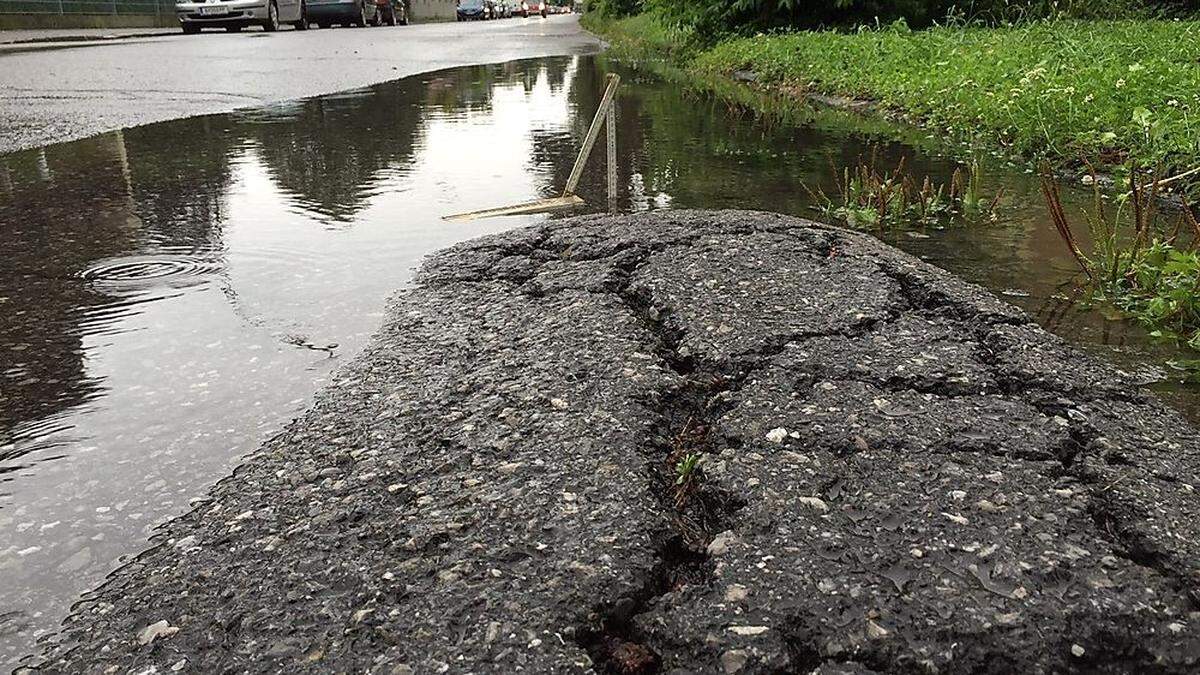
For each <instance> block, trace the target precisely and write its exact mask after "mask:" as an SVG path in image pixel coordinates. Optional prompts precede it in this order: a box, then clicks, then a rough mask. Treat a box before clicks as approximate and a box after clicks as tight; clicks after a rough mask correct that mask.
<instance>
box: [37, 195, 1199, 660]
mask: <svg viewBox="0 0 1200 675" xmlns="http://www.w3.org/2000/svg"><path fill="white" fill-rule="evenodd" d="M1198 466H1200V435H1198V434H1197V432H1196V431H1195V430H1194V429H1192V428H1190V427H1189V426H1188V425H1187V424H1186V423H1185V422H1184V421H1182V420H1181V419H1180V417H1179V416H1178V415H1177V414H1176V413H1174V412H1172V411H1171V410H1170V409H1168V408H1166V407H1165V406H1163V405H1162V404H1161V403H1159V402H1158V401H1157V400H1155V399H1154V398H1152V397H1150V396H1148V395H1145V394H1143V393H1141V392H1140V391H1138V390H1137V388H1136V387H1135V386H1133V385H1132V384H1130V382H1129V377H1128V376H1127V375H1126V374H1124V373H1122V372H1119V371H1117V370H1114V369H1113V368H1111V367H1109V366H1107V365H1106V364H1104V363H1100V362H1098V361H1096V360H1095V359H1093V358H1091V357H1089V356H1086V355H1084V354H1082V353H1080V352H1079V351H1077V350H1075V349H1074V348H1071V347H1069V346H1067V345H1066V344H1064V343H1063V342H1062V341H1061V340H1059V339H1058V338H1055V337H1053V336H1051V335H1049V334H1047V333H1046V332H1044V331H1042V330H1041V329H1040V328H1038V327H1037V326H1036V325H1034V324H1032V323H1031V322H1030V321H1029V319H1028V318H1027V317H1026V316H1025V315H1023V314H1022V313H1021V312H1019V311H1018V310H1016V309H1014V308H1012V307H1010V306H1008V305H1006V304H1004V303H1002V302H1000V301H998V300H997V299H995V298H994V297H992V296H991V295H989V294H988V293H986V292H985V291H983V290H981V289H979V288H977V287H975V286H972V285H969V284H966V283H963V282H960V281H958V280H956V279H954V278H953V277H951V276H950V275H948V274H947V273H945V272H943V271H940V270H938V269H936V268H933V267H931V266H929V265H927V264H925V263H922V262H920V261H918V260H916V259H914V258H912V257H910V256H908V255H905V254H903V253H901V252H898V251H896V250H895V249H892V248H890V247H888V246H886V245H885V244H882V243H880V242H878V241H876V240H873V239H871V238H869V237H867V236H865V235H860V234H855V233H850V232H846V231H841V230H836V229H831V228H827V227H824V226H820V225H817V224H814V223H811V222H808V221H804V220H799V219H794V218H788V217H783V216H776V215H772V214H762V213H748V212H699V211H691V212H689V211H674V212H664V211H659V212H653V213H645V214H638V215H631V216H603V215H600V216H585V217H579V218H574V219H566V220H561V221H555V222H547V223H545V224H542V225H538V226H534V227H530V228H526V229H521V230H517V231H513V232H510V233H507V234H503V235H498V236H492V237H487V238H483V239H479V240H476V241H473V242H469V243H467V244H463V245H459V246H456V247H454V248H451V249H448V250H446V251H444V252H442V253H440V254H438V255H436V256H434V257H432V258H431V259H430V260H428V261H427V263H426V264H425V265H424V267H423V271H422V272H421V274H420V276H419V279H418V282H417V283H416V284H415V286H414V287H413V288H411V289H409V290H406V291H403V292H401V293H400V294H399V295H398V296H397V297H396V298H395V299H394V301H393V302H392V303H391V305H390V309H389V318H388V319H387V320H386V322H385V324H384V327H383V328H382V329H381V331H380V332H379V334H378V335H377V336H376V338H375V339H374V341H373V344H372V346H371V347H369V348H368V349H367V350H366V351H365V352H364V353H363V354H362V355H361V356H360V357H359V358H357V359H356V360H355V361H354V362H353V364H351V365H349V366H348V367H347V368H346V369H345V370H344V371H343V372H342V373H341V374H340V376H339V377H338V378H337V381H336V383H335V384H333V385H332V386H331V387H330V388H329V389H328V390H326V391H325V392H324V393H323V394H322V395H321V396H320V397H319V399H318V401H317V403H316V404H315V405H314V407H313V408H312V409H311V410H310V411H309V412H308V413H307V414H306V415H305V416H303V417H302V418H301V419H299V420H297V421H296V422H294V423H293V424H292V425H291V426H290V427H289V428H288V429H287V430H286V431H284V432H283V433H281V434H280V435H279V436H278V437H276V438H275V439H273V440H271V441H270V442H268V443H267V444H266V445H265V446H264V447H263V448H262V449H261V450H260V451H259V452H258V453H256V454H255V455H254V456H252V457H251V458H250V459H249V460H248V461H247V462H246V463H245V464H244V465H243V466H242V467H241V468H239V469H238V470H237V471H236V472H235V474H234V475H233V476H231V477H230V478H228V479H226V480H224V481H223V482H221V483H220V484H218V485H217V486H216V487H215V488H214V489H213V490H212V492H211V494H210V496H209V497H208V498H207V499H206V501H204V502H203V503H201V504H199V505H198V506H197V508H196V509H195V510H194V511H192V512H191V513H189V514H187V515H185V516H184V517H182V518H180V519H178V520H176V521H174V522H172V523H170V524H169V525H167V526H165V527H164V528H163V529H162V530H161V531H160V533H159V534H158V535H157V536H156V538H155V543H156V547H155V548H153V549H151V550H150V551H148V552H147V553H145V554H143V555H142V556H140V557H139V558H138V559H137V560H136V561H135V562H134V563H132V564H130V565H128V566H127V567H125V568H123V569H122V570H121V571H119V572H118V573H116V574H115V575H114V576H113V577H112V579H111V580H110V581H109V582H108V583H107V584H106V585H105V586H104V587H102V588H101V589H99V590H97V591H96V592H94V593H92V594H90V596H89V597H88V598H87V599H86V601H85V602H84V603H83V604H82V605H81V606H79V607H78V609H77V611H76V612H75V614H74V615H73V617H72V619H71V620H70V621H69V623H68V626H67V629H66V631H65V634H64V635H63V636H62V638H61V640H60V642H58V643H56V644H52V645H51V646H50V647H49V648H48V651H47V654H46V655H45V657H46V659H47V667H48V668H50V669H51V670H66V671H73V672H75V671H78V672H83V671H89V672H91V671H95V672H110V671H108V670H106V669H109V668H110V667H113V666H116V667H117V670H116V671H112V672H118V671H119V672H125V670H124V669H125V668H129V669H131V670H136V671H137V672H148V671H146V670H145V669H146V668H149V667H152V666H153V667H155V668H157V669H158V670H157V672H170V671H171V670H172V669H176V670H195V671H199V672H209V671H217V670H229V671H233V670H236V671H253V672H259V671H266V670H273V671H276V670H282V671H288V672H298V671H305V670H309V671H329V670H337V671H351V672H378V673H412V672H419V673H425V672H504V673H508V672H517V671H521V670H524V671H529V672H582V671H587V670H589V669H591V670H596V671H602V672H620V673H649V672H658V671H662V672H718V673H766V672H809V671H813V670H816V671H817V672H822V673H849V672H855V673H867V672H941V673H958V672H997V673H999V672H1024V673H1036V672H1070V671H1076V672H1083V671H1086V672H1178V673H1184V672H1195V671H1196V669H1197V667H1198V659H1200V638H1198V630H1200V612H1198V611H1197V610H1198V609H1200V605H1198V600H1200V597H1198V595H1197V573H1198V571H1200V505H1198V502H1197V499H1196V495H1195V493H1194V488H1193V486H1194V485H1195V483H1196V480H1197V468H1198Z"/></svg>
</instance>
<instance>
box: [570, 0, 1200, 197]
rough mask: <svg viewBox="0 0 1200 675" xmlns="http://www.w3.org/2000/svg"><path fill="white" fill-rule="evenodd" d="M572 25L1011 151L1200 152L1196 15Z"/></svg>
mask: <svg viewBox="0 0 1200 675" xmlns="http://www.w3.org/2000/svg"><path fill="white" fill-rule="evenodd" d="M586 25H587V26H588V27H589V28H590V29H592V30H596V31H597V32H600V33H602V34H604V35H606V36H607V37H608V38H609V39H610V40H612V42H613V43H614V46H616V47H617V48H618V49H620V50H624V51H626V53H629V54H630V55H632V56H635V57H636V56H638V54H639V53H640V54H641V55H646V54H657V55H659V56H660V57H665V58H668V59H672V60H674V61H676V62H678V63H680V64H681V65H683V66H684V67H685V68H687V69H688V70H690V71H692V72H695V73H697V74H704V75H713V74H720V75H729V74H731V73H734V72H739V71H750V72H752V73H753V74H754V77H755V79H756V81H757V82H759V83H761V84H765V85H767V86H777V87H779V88H781V89H783V90H788V91H809V92H814V93H822V94H836V95H840V96H847V97H852V98H858V99H867V100H871V101H874V102H876V103H878V104H879V105H880V106H881V107H882V108H883V109H884V110H887V111H891V112H895V113H900V114H902V115H903V116H905V117H906V118H908V119H910V120H912V121H915V122H918V123H920V124H922V125H924V126H926V127H929V128H932V129H935V130H937V131H938V132H940V133H942V134H946V135H949V136H953V137H956V138H964V139H965V138H972V139H982V140H984V141H985V142H986V143H988V144H989V145H991V146H993V147H999V148H1002V149H1004V150H1006V151H1008V152H1010V153H1012V154H1015V155H1018V156H1021V157H1026V158H1040V159H1049V160H1052V161H1055V162H1056V163H1058V164H1062V165H1066V164H1081V163H1082V162H1088V163H1091V164H1093V165H1096V166H1100V167H1105V168H1119V167H1122V166H1125V165H1126V164H1132V165H1134V166H1140V167H1143V168H1145V167H1151V166H1163V167H1165V168H1166V169H1167V170H1168V171H1171V172H1174V173H1179V172H1182V171H1184V170H1187V169H1189V168H1191V167H1193V166H1196V165H1200V120H1198V115H1200V22H1197V21H1166V20H1124V21H1065V20H1064V21H1047V22H1034V23H1030V24H1026V25H1020V26H1014V27H1004V28H981V27H967V28H963V27H943V28H933V29H930V30H923V31H910V30H907V29H905V28H902V27H901V28H883V29H876V30H862V31H859V32H856V33H838V32H797V33H787V34H780V35H760V36H756V37H751V38H741V39H734V40H730V41H726V42H722V43H719V44H717V45H715V46H713V47H711V48H702V47H700V46H699V42H698V41H697V40H696V39H695V37H694V36H692V35H690V34H688V33H687V32H686V31H684V30H682V29H674V28H670V27H668V26H666V25H665V24H664V23H663V22H662V21H661V20H660V19H658V18H656V17H655V16H654V15H653V14H652V13H647V14H642V15H639V16H636V17H632V18H629V19H622V20H617V21H605V20H598V19H594V18H589V19H588V21H587V23H586ZM1186 184H1187V185H1188V186H1190V187H1191V188H1192V190H1193V191H1194V190H1195V188H1196V186H1197V185H1198V183H1197V182H1195V181H1187V182H1186Z"/></svg>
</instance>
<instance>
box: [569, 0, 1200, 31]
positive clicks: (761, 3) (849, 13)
mask: <svg viewBox="0 0 1200 675" xmlns="http://www.w3.org/2000/svg"><path fill="white" fill-rule="evenodd" d="M589 10H590V11H595V12H599V13H600V14H601V15H603V16H606V17H610V18H616V17H622V16H629V15H633V14H639V13H641V12H644V11H654V12H655V13H656V14H658V15H659V16H660V17H661V18H663V19H664V20H666V21H668V22H670V23H672V24H675V25H677V26H681V27H686V28H690V29H693V30H694V31H695V32H696V33H697V34H698V35H700V36H707V37H719V36H722V35H726V34H738V33H740V34H745V33H752V32H757V31H767V30H773V29H808V28H852V27H855V26H862V25H876V24H891V23H894V22H898V21H903V22H904V23H905V24H906V25H908V26H909V27H911V28H923V27H927V26H930V25H932V24H935V23H952V24H986V25H997V24H1005V23H1018V22H1022V21H1028V20H1036V19H1045V18H1053V17H1069V18H1083V19H1088V18H1093V19H1094V18H1123V17H1146V16H1150V15H1164V14H1165V15H1180V14H1190V13H1195V12H1196V11H1197V10H1200V0H591V3H590V7H589Z"/></svg>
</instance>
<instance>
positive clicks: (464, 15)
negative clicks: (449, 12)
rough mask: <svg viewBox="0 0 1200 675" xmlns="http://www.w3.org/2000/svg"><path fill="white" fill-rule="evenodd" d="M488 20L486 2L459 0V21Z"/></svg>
mask: <svg viewBox="0 0 1200 675" xmlns="http://www.w3.org/2000/svg"><path fill="white" fill-rule="evenodd" d="M486 18H488V6H487V2H485V0H458V20H459V21H482V20H483V19H486Z"/></svg>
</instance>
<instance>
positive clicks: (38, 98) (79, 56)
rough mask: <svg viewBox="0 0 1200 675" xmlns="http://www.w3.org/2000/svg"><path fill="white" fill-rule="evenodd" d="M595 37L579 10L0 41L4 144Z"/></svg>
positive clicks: (559, 50) (24, 144)
mask: <svg viewBox="0 0 1200 675" xmlns="http://www.w3.org/2000/svg"><path fill="white" fill-rule="evenodd" d="M599 49H600V42H599V40H597V39H596V38H595V37H593V36H592V35H590V34H589V33H586V32H584V31H583V30H582V29H581V28H579V21H578V18H577V17H576V16H575V15H561V16H552V17H548V18H546V19H541V18H534V19H519V18H514V19H503V20H498V21H472V22H466V23H434V24H417V25H412V26H396V27H382V28H361V29H359V28H333V29H323V30H308V31H294V30H283V31H280V32H277V33H265V32H260V31H247V32H244V33H239V34H226V33H219V32H218V33H214V32H205V33H203V34H201V35H182V34H178V35H167V36H160V37H148V38H129V39H124V40H109V41H92V42H74V43H46V44H39V45H20V44H18V45H8V46H0V153H2V152H10V151H14V150H22V149H27V148H35V147H40V146H43V145H48V144H50V143H57V142H61V141H68V140H74V139H79V138H86V137H88V136H93V135H95V134H99V133H103V132H106V131H112V130H115V129H124V128H127V127H132V126H138V125H142V124H148V123H150V122H159V121H163V120H169V119H178V118H183V117H193V116H196V115H207V114H212V113H220V112H228V111H230V110H234V109H237V108H245V107H259V106H262V105H266V104H271V103H278V102H282V101H289V100H294V99H299V98H306V97H311V96H317V95H321V94H330V93H334V92H341V91H345V90H347V89H353V88H357V87H365V86H368V85H371V84H377V83H379V82H385V81H389V80H396V79H400V78H402V77H407V76H409V75H415V74H418V73H424V72H432V71H435V70H440V69H443V68H450V67H454V66H465V65H475V64H480V63H499V62H503V61H512V60H515V59H524V58H535V57H540V56H561V55H570V54H592V53H596V52H597V51H599Z"/></svg>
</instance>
